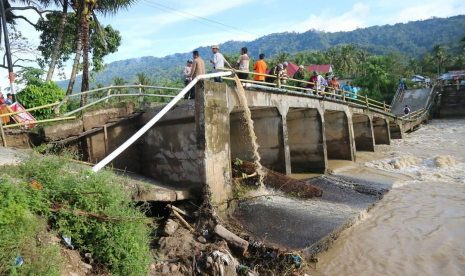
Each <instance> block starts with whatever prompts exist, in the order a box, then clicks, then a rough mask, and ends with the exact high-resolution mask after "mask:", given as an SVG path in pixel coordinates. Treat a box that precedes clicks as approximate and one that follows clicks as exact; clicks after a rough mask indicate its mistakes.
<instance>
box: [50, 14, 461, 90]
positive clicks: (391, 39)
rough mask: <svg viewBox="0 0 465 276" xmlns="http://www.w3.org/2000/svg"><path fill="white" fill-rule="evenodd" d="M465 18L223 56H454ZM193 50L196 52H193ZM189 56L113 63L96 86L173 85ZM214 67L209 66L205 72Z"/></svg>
mask: <svg viewBox="0 0 465 276" xmlns="http://www.w3.org/2000/svg"><path fill="white" fill-rule="evenodd" d="M462 30H465V15H457V16H452V17H448V18H436V17H435V18H430V19H426V20H419V21H410V22H408V23H396V24H393V25H383V26H371V27H366V28H358V29H356V30H353V31H345V32H343V31H341V32H324V31H318V30H314V29H310V30H308V31H306V32H303V33H297V32H282V33H274V34H268V35H265V36H262V37H259V38H257V39H255V40H252V41H234V40H230V41H226V42H224V43H222V44H220V49H221V52H222V53H239V52H240V49H241V48H242V47H244V46H245V47H247V48H248V49H249V55H250V56H251V57H253V58H257V57H258V55H259V54H260V53H265V54H266V56H267V58H271V57H273V56H275V55H277V54H279V53H281V52H283V51H286V52H288V53H297V52H302V51H312V50H313V51H314V50H325V49H328V48H330V47H333V46H337V45H341V44H353V45H356V46H357V47H358V48H361V49H365V50H367V51H368V52H370V53H372V54H391V53H394V52H400V53H403V54H406V55H407V56H408V57H418V56H420V55H423V54H425V53H426V52H429V51H431V49H432V48H433V46H434V44H441V45H445V46H448V47H449V49H450V50H451V51H452V52H458V51H460V50H459V49H460V43H459V37H462V36H464V35H465V32H464V31H462ZM193 50H194V49H193ZM196 50H198V51H199V52H200V56H201V57H203V59H204V60H209V59H210V56H211V55H212V54H211V48H210V46H202V47H198V48H196ZM191 53H192V52H191V51H190V52H186V53H175V54H170V55H167V56H165V57H154V56H146V57H137V58H131V59H126V60H120V61H114V62H111V63H109V64H108V67H107V68H106V69H105V70H103V71H101V72H99V73H94V74H95V75H94V76H95V83H101V84H103V85H104V86H107V85H109V84H110V83H111V82H112V79H113V78H114V77H122V78H124V79H125V80H127V81H128V82H129V83H132V82H134V79H135V75H136V74H137V73H138V72H145V73H147V74H148V75H149V76H150V78H151V79H152V80H153V81H154V82H155V83H162V82H165V83H166V82H168V83H169V82H174V81H177V80H180V79H181V72H182V68H183V66H184V65H185V62H186V60H187V59H188V58H190V57H191ZM209 69H211V68H210V64H207V72H208V71H209ZM68 82H69V81H68V80H64V81H58V82H57V83H58V85H60V86H61V87H63V88H64V89H66V88H67V85H68ZM80 82H81V78H80V76H77V78H76V85H75V87H74V89H73V91H80Z"/></svg>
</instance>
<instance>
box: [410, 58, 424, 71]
mask: <svg viewBox="0 0 465 276" xmlns="http://www.w3.org/2000/svg"><path fill="white" fill-rule="evenodd" d="M409 67H410V69H411V70H412V71H413V74H421V66H420V61H418V59H417V58H412V59H411V60H410V61H409Z"/></svg>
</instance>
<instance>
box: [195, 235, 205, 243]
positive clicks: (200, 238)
mask: <svg viewBox="0 0 465 276" xmlns="http://www.w3.org/2000/svg"><path fill="white" fill-rule="evenodd" d="M197 240H198V241H199V242H200V243H203V244H206V243H207V239H205V238H204V237H202V236H199V237H198V238H197Z"/></svg>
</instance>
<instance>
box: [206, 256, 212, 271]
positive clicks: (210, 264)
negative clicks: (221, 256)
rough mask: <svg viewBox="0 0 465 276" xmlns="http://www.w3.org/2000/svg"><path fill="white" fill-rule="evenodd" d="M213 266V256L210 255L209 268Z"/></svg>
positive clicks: (208, 259)
mask: <svg viewBox="0 0 465 276" xmlns="http://www.w3.org/2000/svg"><path fill="white" fill-rule="evenodd" d="M212 266H213V258H212V257H210V256H208V257H207V268H210V267H212Z"/></svg>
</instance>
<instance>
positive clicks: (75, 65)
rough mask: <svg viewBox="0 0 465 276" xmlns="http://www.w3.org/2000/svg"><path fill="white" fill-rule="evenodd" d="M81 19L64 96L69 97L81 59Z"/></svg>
mask: <svg viewBox="0 0 465 276" xmlns="http://www.w3.org/2000/svg"><path fill="white" fill-rule="evenodd" d="M82 20H83V18H82V16H81V18H80V19H79V26H78V41H77V46H76V56H75V57H74V63H73V70H72V71H71V77H70V79H69V84H68V90H66V95H71V93H73V87H74V81H75V80H76V74H77V71H78V65H79V60H80V59H81V52H82V30H81V28H82V22H83V21H82Z"/></svg>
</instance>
